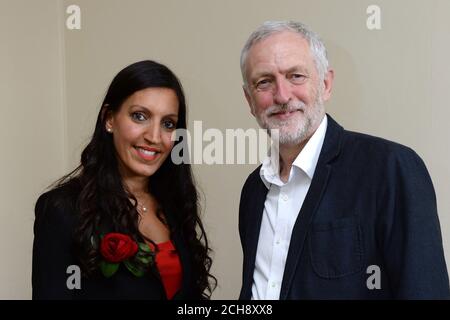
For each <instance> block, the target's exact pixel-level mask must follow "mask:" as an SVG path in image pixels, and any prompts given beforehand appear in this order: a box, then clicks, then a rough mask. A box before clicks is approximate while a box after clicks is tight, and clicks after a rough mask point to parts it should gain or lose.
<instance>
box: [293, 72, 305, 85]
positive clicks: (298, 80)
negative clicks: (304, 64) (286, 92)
mask: <svg viewBox="0 0 450 320" xmlns="http://www.w3.org/2000/svg"><path fill="white" fill-rule="evenodd" d="M290 78H291V81H292V82H293V83H302V82H304V81H305V80H306V76H305V75H303V74H300V73H293V74H291V76H290Z"/></svg>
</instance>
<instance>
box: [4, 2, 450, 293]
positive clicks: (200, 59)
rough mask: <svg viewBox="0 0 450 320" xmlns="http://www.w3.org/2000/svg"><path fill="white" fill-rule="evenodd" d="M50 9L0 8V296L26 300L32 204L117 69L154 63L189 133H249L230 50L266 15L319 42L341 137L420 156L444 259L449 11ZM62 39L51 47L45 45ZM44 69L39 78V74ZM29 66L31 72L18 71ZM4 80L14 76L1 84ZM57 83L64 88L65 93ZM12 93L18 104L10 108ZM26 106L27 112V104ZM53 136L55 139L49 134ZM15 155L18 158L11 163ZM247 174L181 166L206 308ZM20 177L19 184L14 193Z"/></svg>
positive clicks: (229, 289)
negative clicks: (183, 101) (199, 243)
mask: <svg viewBox="0 0 450 320" xmlns="http://www.w3.org/2000/svg"><path fill="white" fill-rule="evenodd" d="M55 2H56V1H53V2H52V1H47V2H46V3H47V5H46V6H42V4H39V5H37V4H36V5H35V6H34V7H32V8H31V9H30V10H28V11H27V10H21V7H20V4H15V5H13V6H12V7H11V5H8V6H7V7H6V6H3V2H2V6H3V7H5V8H3V7H1V9H5V10H6V11H4V10H0V12H1V13H0V14H2V15H4V13H5V12H8V14H7V15H8V16H10V18H9V19H10V20H7V21H8V22H5V21H4V19H3V17H2V19H1V20H0V21H1V22H0V23H2V24H5V23H7V24H8V26H9V27H8V28H3V25H2V28H1V30H0V32H1V34H2V39H3V34H5V36H7V41H6V44H7V47H10V46H11V47H12V48H16V47H17V50H16V51H15V52H13V53H11V54H10V55H9V56H6V57H3V56H1V60H0V63H1V64H2V70H3V69H4V67H3V65H5V67H6V70H10V71H9V74H8V75H9V76H5V75H4V74H3V72H2V73H0V74H1V75H0V77H1V78H0V79H1V81H0V86H1V87H0V88H1V90H2V97H4V96H6V101H7V103H6V104H3V105H2V111H3V108H4V107H5V106H6V115H8V116H7V117H5V118H4V114H5V113H4V112H2V124H3V122H5V125H6V126H3V125H2V127H1V129H0V130H2V134H1V137H2V138H3V139H5V137H8V138H9V137H15V138H16V139H15V140H16V141H17V140H19V141H20V142H21V143H20V144H17V143H16V141H14V140H12V139H6V146H8V147H9V148H11V150H13V151H12V152H6V155H7V156H6V157H2V159H1V160H0V161H2V166H1V168H2V169H1V170H3V171H6V172H5V174H6V176H7V179H6V180H4V179H2V184H1V186H2V189H6V190H7V191H6V190H5V192H2V194H3V195H7V201H6V202H5V201H2V210H1V214H2V215H3V216H2V217H3V218H4V219H3V221H5V223H4V224H2V225H1V227H0V228H2V229H1V230H0V231H1V233H0V234H2V235H1V237H2V241H1V242H0V243H1V244H0V245H1V246H5V247H4V248H2V249H3V251H6V252H8V253H9V255H13V256H14V259H11V262H7V264H6V265H7V267H4V266H3V265H2V266H1V267H0V268H6V269H5V271H3V269H2V271H1V273H0V279H1V283H2V284H3V283H6V286H4V285H2V286H0V297H25V298H27V297H29V296H30V286H29V278H27V277H29V272H30V266H29V262H30V261H31V259H30V256H29V254H30V252H31V247H30V244H31V239H32V235H31V224H32V206H33V203H34V201H35V195H36V193H37V192H38V190H40V188H42V187H43V186H44V185H45V184H46V183H47V182H48V181H50V180H52V179H53V177H55V176H56V175H57V173H58V174H59V172H61V169H62V168H63V167H64V164H65V165H66V167H67V168H69V167H73V166H75V165H76V164H77V163H78V161H79V155H80V152H81V150H82V148H83V146H84V145H85V143H86V142H87V141H88V139H89V136H90V134H91V133H92V129H93V126H94V122H95V117H96V115H97V112H98V108H99V104H100V103H101V100H102V98H103V95H104V93H105V91H106V88H107V86H108V84H109V82H110V81H111V79H112V77H113V76H114V75H115V74H116V73H117V71H119V70H120V69H121V68H122V67H124V66H126V65H128V64H130V63H132V62H135V61H138V60H141V59H155V60H157V61H160V62H162V63H165V64H167V65H168V66H169V67H171V68H172V69H173V70H174V71H175V73H176V74H177V75H178V76H179V77H180V79H181V81H182V83H183V85H184V87H185V91H186V94H187V98H188V107H189V120H190V121H189V123H190V125H191V127H192V122H193V121H194V120H202V121H203V127H204V128H219V129H225V128H249V127H254V128H256V124H255V121H254V119H253V118H252V117H251V115H250V113H249V112H248V111H249V110H248V107H247V105H246V102H245V99H244V97H243V95H242V90H241V78H240V71H239V53H240V49H241V47H242V45H243V43H244V42H245V40H246V38H247V37H248V35H249V33H250V32H251V31H252V30H253V29H254V28H255V27H256V26H258V25H259V24H260V23H261V22H263V21H264V20H268V19H293V20H300V21H303V22H305V23H307V24H309V25H310V26H311V27H312V28H313V29H314V30H316V31H317V32H318V33H320V34H321V35H322V37H323V39H324V40H325V43H326V45H327V47H328V48H329V55H330V60H331V63H332V66H333V67H334V68H335V71H336V81H335V89H334V94H333V97H332V100H331V102H330V103H329V104H328V105H327V109H328V112H329V113H330V114H331V115H332V116H333V117H334V118H335V119H337V120H338V121H339V122H340V123H341V124H343V125H344V126H345V127H346V128H347V129H351V130H357V131H362V132H366V133H370V134H374V135H378V136H382V137H385V138H388V139H391V140H395V141H397V142H400V143H403V144H406V145H409V146H411V147H413V148H414V149H415V150H416V151H417V153H418V154H419V155H421V156H422V158H423V159H424V160H425V163H426V164H427V166H428V168H429V171H430V173H431V176H432V179H433V182H434V185H435V188H436V192H437V196H438V205H439V214H440V219H441V226H442V232H443V235H444V243H445V247H446V256H447V260H448V261H449V259H450V217H449V211H450V203H449V201H448V198H447V195H448V194H449V193H450V183H449V182H448V181H450V170H449V169H448V164H449V163H450V150H449V148H448V147H449V136H450V129H449V126H447V125H446V120H447V118H448V117H449V116H450V111H448V110H449V109H448V108H447V107H446V106H447V104H448V101H447V100H448V99H447V96H446V93H447V92H448V89H447V86H448V84H449V83H450V78H449V77H450V76H449V75H450V69H449V68H450V67H449V63H448V62H447V59H448V58H447V57H448V56H450V41H448V34H449V31H450V30H449V29H450V22H449V20H448V19H447V17H446V13H448V12H450V11H449V9H450V4H449V3H448V1H447V0H433V1H426V2H425V1H420V0H416V1H411V0H408V1H406V0H403V1H386V0H377V1H366V0H346V1H344V0H342V1H329V0H320V1H319V0H317V1H314V2H313V1H306V0H305V1H300V0H290V1H287V0H284V1H277V2H274V1H267V0H264V1H262V0H247V1H238V0H232V1H224V0H196V1H178V0H145V1H144V0H141V1H139V0H132V1H127V2H126V4H125V2H124V1H120V0H96V1H88V0H79V1H76V2H72V1H67V0H62V2H61V4H62V5H61V7H62V8H59V9H58V6H57V4H56V3H55ZM9 3H17V2H16V1H15V2H13V1H12V0H11V1H8V4H9ZM22 3H24V1H23V2H22ZM73 3H76V4H78V5H79V6H80V8H81V13H82V15H81V17H82V25H81V30H72V31H71V30H65V29H64V24H63V23H59V24H56V21H57V17H56V13H55V10H59V14H60V18H62V19H64V18H65V17H66V14H65V12H64V9H65V7H66V6H68V5H70V4H73ZM370 4H378V5H379V6H380V7H381V14H382V29H381V30H378V31H369V30H368V29H367V28H366V18H367V15H366V8H367V6H368V5H370ZM23 6H24V7H25V5H23ZM26 7H27V8H28V7H29V5H28V4H27V6H26ZM11 8H13V9H11ZM11 10H13V11H11ZM14 15H22V16H24V17H25V18H26V19H31V21H32V22H30V20H28V22H24V20H25V21H27V20H26V19H23V20H20V23H19V22H17V21H15V20H13V19H12V17H13V16H14ZM41 17H42V19H41ZM44 18H46V19H44ZM35 20H38V21H40V24H38V26H39V28H44V26H46V28H48V29H49V30H47V31H46V32H43V31H39V30H40V29H38V28H36V27H32V26H33V25H34V21H35ZM41 20H42V21H41ZM11 24H12V25H14V26H16V29H12V28H11ZM11 30H13V32H11ZM61 31H63V32H64V39H63V40H64V41H62V40H60V39H59V38H58V32H61ZM35 37H39V38H38V39H39V41H38V40H32V44H25V45H23V44H21V43H22V42H21V41H22V38H25V39H34V38H35ZM8 41H9V42H8ZM36 43H39V45H36ZM9 44H11V45H9ZM33 44H34V45H33ZM2 47H3V43H2ZM30 47H32V49H33V50H30ZM20 48H28V49H29V50H26V51H25V53H22V52H23V51H24V50H19V49H20ZM28 51H32V52H33V54H32V55H31V54H30V53H29V52H28ZM60 51H62V52H65V54H64V59H65V60H64V61H65V62H64V64H63V65H61V64H60V63H59V62H58V61H60V59H61V57H60V56H59V52H60ZM7 52H8V51H7ZM36 53H37V54H36ZM0 54H3V50H2V52H1V53H0ZM21 57H23V58H25V57H26V58H27V60H29V61H27V63H29V64H30V65H29V66H28V67H25V66H22V67H19V68H15V69H12V68H13V67H12V65H13V64H14V63H11V61H13V62H16V63H17V61H18V60H19V59H20V58H21ZM8 68H9V69H8ZM30 68H31V69H30ZM46 68H49V69H50V70H52V71H51V72H46V73H42V72H39V71H41V70H42V69H46ZM29 70H36V72H32V74H31V75H30V74H27V71H29ZM14 74H15V77H17V79H16V80H12V79H9V78H10V76H12V75H14ZM19 75H20V77H19ZM60 76H61V77H62V78H60ZM13 79H15V78H14V77H13ZM24 79H25V80H26V82H27V83H32V84H34V85H35V86H36V87H32V86H31V85H30V86H29V87H28V90H27V91H26V93H22V92H21V91H20V90H21V81H23V80H24ZM62 80H65V81H66V85H65V86H64V84H63V82H62ZM63 88H66V99H64V101H65V102H66V104H67V111H66V115H65V119H66V121H67V126H65V125H64V122H63V121H62V120H61V119H62V117H64V113H63V110H64V109H61V107H62V106H64V103H63V102H64V101H61V98H62V97H63V96H61V89H63ZM16 95H19V96H20V98H21V102H22V101H23V103H21V106H23V105H26V107H25V108H23V109H20V108H19V107H16V108H14V109H13V108H12V107H13V106H15V104H16ZM36 104H39V105H40V107H39V108H37V107H36V108H32V107H31V105H33V106H35V105H36ZM43 110H46V111H44V112H42V111H43ZM25 111H26V113H25ZM30 113H31V116H30ZM23 117H25V120H23V122H22V121H21V120H20V119H22V118H23ZM13 119H15V120H16V119H17V121H12V120H13ZM31 119H33V120H31ZM36 119H41V121H42V122H38V121H36ZM24 127H25V129H24ZM65 128H66V129H67V143H64V138H63V137H61V134H62V135H63V134H64V130H65ZM11 133H12V134H11ZM37 135H39V137H40V139H39V140H38V142H36V141H35V140H36V136H37ZM22 143H25V145H26V146H27V147H29V148H32V150H35V153H36V154H33V156H32V159H33V167H31V165H30V164H29V163H30V157H28V154H29V151H28V149H24V148H22ZM64 147H66V149H67V161H66V162H64V156H63V154H64V153H63V152H60V151H61V150H64ZM25 150H26V151H25ZM18 154H19V155H23V156H22V157H20V156H19V157H17V155H18ZM25 159H26V160H25ZM27 164H28V166H27ZM11 167H12V168H14V169H11ZM24 167H25V168H26V169H24ZM254 167H255V166H253V165H222V166H219V165H215V166H207V165H196V166H194V169H195V172H196V175H197V180H198V182H199V186H200V188H201V190H203V194H204V197H203V207H204V212H203V215H204V221H205V224H206V228H207V231H208V235H209V239H210V241H211V244H212V246H213V249H214V250H215V255H214V266H213V273H214V274H215V275H216V276H217V278H218V279H219V285H220V286H219V288H218V289H217V290H216V292H215V294H214V296H213V297H214V298H215V299H234V298H236V297H237V295H238V292H239V289H240V282H241V262H242V256H241V248H240V243H239V237H238V232H237V211H238V202H239V194H240V189H241V187H242V184H243V182H244V180H245V178H246V177H247V175H248V174H249V173H250V172H251V170H252V169H253V168H254ZM34 168H38V170H35V169H34ZM3 176H4V175H3V173H2V177H3ZM30 177H31V178H30ZM28 180H31V181H32V182H31V184H27V185H26V186H24V182H25V181H28ZM5 181H6V182H5ZM11 186H12V187H11ZM24 188H25V189H26V190H27V193H26V194H24ZM16 202H19V203H20V204H19V205H17V204H16ZM5 204H6V206H5V207H3V206H4V205H5ZM10 217H14V218H13V219H11V218H10ZM10 221H13V222H12V223H13V224H12V225H11V222H10ZM11 226H12V227H11ZM14 235H17V238H14V237H13V236H14ZM3 237H5V238H3ZM6 237H7V238H6ZM11 238H14V239H17V242H18V243H19V244H20V245H21V248H24V250H23V251H17V250H13V249H12V248H10V246H9V245H8V246H6V244H5V243H6V242H5V240H4V239H11ZM8 243H10V241H8ZM15 246H17V245H16V244H15ZM7 261H8V260H7ZM24 275H26V276H24ZM6 279H8V281H5V280H6ZM11 279H15V280H14V281H12V280H11Z"/></svg>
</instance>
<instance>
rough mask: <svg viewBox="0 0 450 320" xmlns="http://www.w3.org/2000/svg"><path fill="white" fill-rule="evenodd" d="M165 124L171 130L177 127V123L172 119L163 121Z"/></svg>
mask: <svg viewBox="0 0 450 320" xmlns="http://www.w3.org/2000/svg"><path fill="white" fill-rule="evenodd" d="M163 126H164V128H166V129H169V130H171V129H175V127H176V124H175V122H173V121H171V120H165V121H164V122H163Z"/></svg>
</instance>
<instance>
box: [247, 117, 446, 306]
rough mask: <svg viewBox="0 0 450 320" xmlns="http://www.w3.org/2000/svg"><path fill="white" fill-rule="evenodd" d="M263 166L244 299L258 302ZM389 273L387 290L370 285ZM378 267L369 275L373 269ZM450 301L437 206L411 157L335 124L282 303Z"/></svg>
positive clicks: (250, 213) (293, 244)
mask: <svg viewBox="0 0 450 320" xmlns="http://www.w3.org/2000/svg"><path fill="white" fill-rule="evenodd" d="M259 170H260V167H259V168H257V169H256V170H255V171H254V172H253V173H252V174H251V175H250V176H249V177H248V179H247V181H246V182H245V185H244V187H243V189H242V193H241V202H240V207H239V233H240V238H241V243H242V250H243V254H244V262H243V277H242V289H241V293H240V298H241V299H250V298H251V288H252V283H253V271H254V267H255V256H256V249H257V244H258V237H259V230H260V226H261V218H262V214H263V209H264V202H265V200H266V195H267V192H268V189H267V188H266V187H265V185H264V184H263V182H262V180H261V178H260V175H259ZM371 265H376V266H378V267H379V268H380V273H379V274H380V275H381V289H376V288H375V289H369V288H368V286H367V282H368V280H369V282H370V283H372V284H373V282H372V280H373V278H372V279H369V277H371V276H372V275H374V272H373V271H372V270H371V269H370V268H369V266H371ZM368 268H369V270H368ZM448 297H449V279H448V275H447V269H446V264H445V259H444V253H443V248H442V239H441V231H440V226H439V220H438V215H437V209H436V198H435V193H434V189H433V185H432V182H431V179H430V176H429V174H428V172H427V169H426V168H425V165H424V163H423V162H422V160H421V159H420V158H419V156H418V155H417V154H416V153H415V152H414V151H413V150H411V149H409V148H407V147H405V146H402V145H399V144H396V143H393V142H390V141H386V140H383V139H380V138H376V137H372V136H368V135H364V134H360V133H355V132H350V131H346V130H344V129H343V128H342V127H341V126H340V125H338V124H337V123H336V122H335V121H334V120H333V119H332V118H331V117H330V116H328V127H327V132H326V136H325V140H324V143H323V147H322V150H321V153H320V156H319V160H318V163H317V167H316V170H315V173H314V177H313V179H312V182H311V186H310V188H309V191H308V193H307V195H306V198H305V200H304V203H303V206H302V208H301V210H300V213H299V215H298V218H297V221H296V222H295V225H294V229H293V232H292V237H291V241H290V246H289V251H288V256H287V260H286V266H285V269H284V275H283V281H282V286H281V292H280V299H392V298H398V299H440V298H448Z"/></svg>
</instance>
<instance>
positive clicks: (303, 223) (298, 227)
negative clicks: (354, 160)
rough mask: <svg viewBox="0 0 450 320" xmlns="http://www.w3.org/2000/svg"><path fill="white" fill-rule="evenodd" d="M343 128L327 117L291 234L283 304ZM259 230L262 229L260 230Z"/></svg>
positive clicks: (336, 151) (337, 150)
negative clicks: (317, 155)
mask: <svg viewBox="0 0 450 320" xmlns="http://www.w3.org/2000/svg"><path fill="white" fill-rule="evenodd" d="M342 132H343V128H342V127H341V126H340V125H339V124H337V123H336V122H335V121H334V120H333V119H332V118H331V117H330V116H329V115H328V127H327V132H326V134H325V140H324V142H323V146H322V151H321V152H320V156H319V160H318V161H317V166H316V170H315V172H314V176H313V179H312V181H311V185H310V187H309V190H308V193H307V194H306V197H305V200H304V202H303V205H302V208H301V209H300V213H299V215H298V217H297V220H296V222H295V225H294V228H293V230H292V236H291V241H290V245H289V251H288V256H287V259H286V265H285V268H284V274H283V281H282V284H281V292H280V300H285V299H286V298H287V296H288V293H289V289H290V288H291V286H292V282H293V278H294V275H295V270H296V268H297V265H298V261H299V259H300V256H301V253H302V250H303V247H304V243H305V239H306V235H307V234H308V230H309V228H310V225H311V222H312V220H313V217H314V215H315V213H316V211H317V207H318V205H319V203H320V201H321V199H322V195H323V194H324V192H325V190H326V187H327V184H328V178H329V176H330V173H331V170H332V165H331V164H330V162H331V160H332V159H334V158H335V157H336V156H337V155H338V153H339V150H340V141H341V135H342ZM258 230H259V229H258Z"/></svg>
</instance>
